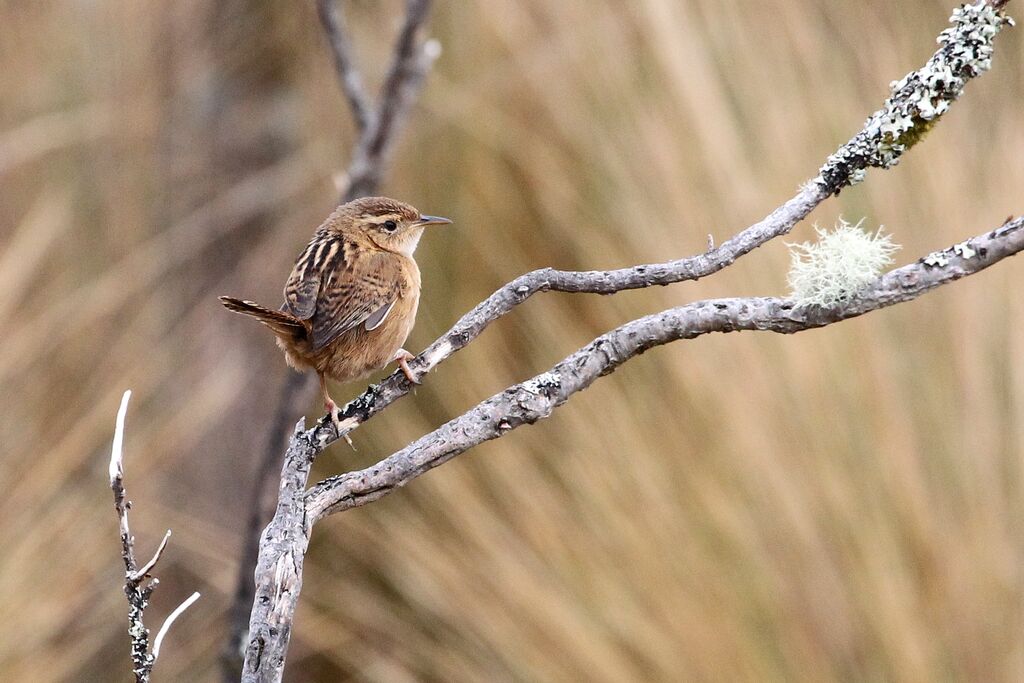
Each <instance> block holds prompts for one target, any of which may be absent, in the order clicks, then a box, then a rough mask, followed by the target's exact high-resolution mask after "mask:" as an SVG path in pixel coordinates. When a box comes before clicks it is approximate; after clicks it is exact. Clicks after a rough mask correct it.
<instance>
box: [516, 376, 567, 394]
mask: <svg viewBox="0 0 1024 683" xmlns="http://www.w3.org/2000/svg"><path fill="white" fill-rule="evenodd" d="M522 386H523V389H525V390H526V391H528V392H530V393H531V394H535V395H537V396H541V395H545V394H547V393H549V392H550V390H551V389H558V388H559V387H561V386H562V377H561V376H560V375H559V374H558V373H557V372H550V371H549V372H542V373H541V374H539V375H537V376H536V377H534V378H533V379H529V380H527V381H525V382H523V385H522Z"/></svg>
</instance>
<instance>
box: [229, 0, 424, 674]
mask: <svg viewBox="0 0 1024 683" xmlns="http://www.w3.org/2000/svg"><path fill="white" fill-rule="evenodd" d="M430 8H431V0H407V3H406V14H405V19H404V21H403V23H402V27H401V29H400V30H399V34H398V37H397V38H396V41H395V46H394V49H393V56H392V58H391V63H390V66H389V68H388V72H387V75H386V77H385V79H384V85H383V87H382V89H381V93H380V97H379V98H378V102H377V106H376V107H374V105H373V103H372V102H371V98H370V97H369V95H368V94H367V93H366V91H365V88H364V87H363V82H364V79H363V77H362V73H361V71H360V70H359V67H358V66H357V64H356V62H355V59H354V57H353V49H352V45H351V42H352V41H351V38H350V36H349V34H348V32H347V30H346V25H345V21H344V15H343V13H342V12H340V11H339V10H338V9H337V5H336V4H335V0H317V15H318V16H319V18H320V23H321V25H322V27H323V29H324V32H325V34H326V36H327V40H328V43H329V44H330V48H331V54H332V57H333V59H334V66H335V70H336V72H337V75H338V83H339V86H340V88H341V91H342V93H343V94H344V95H345V98H346V100H347V101H348V104H349V109H350V110H351V112H352V118H353V122H354V124H355V127H356V132H357V134H358V139H357V141H356V145H355V147H354V149H353V151H352V154H351V161H350V163H349V167H348V170H347V173H346V178H347V180H346V187H345V189H344V191H343V192H342V196H341V201H342V202H343V203H344V202H347V201H350V200H352V199H355V198H357V197H361V196H366V195H371V194H375V193H376V192H377V191H378V189H379V186H380V182H381V179H382V178H383V177H384V167H385V165H386V163H387V159H388V155H389V154H390V151H391V148H392V146H393V142H394V139H395V137H396V136H397V133H398V130H399V127H400V124H401V122H402V121H403V120H404V118H405V117H406V116H407V114H408V111H409V108H410V106H411V105H412V102H413V101H414V100H415V97H416V94H417V93H418V92H419V89H420V87H421V86H422V84H423V81H424V78H425V77H426V74H427V73H428V72H429V70H430V67H431V66H432V64H433V62H434V60H435V59H436V58H437V56H438V55H439V54H440V46H439V44H438V43H437V41H424V40H423V39H422V35H421V34H422V33H423V31H424V27H425V25H426V22H427V19H428V18H429V15H430ZM305 386H306V382H305V381H304V377H303V376H301V375H297V374H294V375H293V374H289V376H288V377H287V378H286V379H285V381H284V384H283V385H282V388H281V393H280V396H279V398H278V408H277V410H276V411H275V414H274V417H273V418H272V420H271V422H270V424H269V426H268V429H267V432H266V437H265V438H264V444H265V447H264V451H263V456H262V459H261V461H260V464H259V466H258V467H257V470H256V476H255V482H254V486H253V495H252V500H253V505H252V507H251V508H250V510H249V522H248V524H247V527H246V534H245V539H244V541H243V546H242V559H241V561H240V563H239V568H238V578H237V583H236V589H235V596H234V599H233V601H232V607H231V610H230V613H231V617H230V632H229V634H228V638H227V641H226V642H225V647H224V650H223V652H222V655H221V662H222V673H223V678H224V680H225V681H230V680H234V679H235V678H236V677H237V673H238V671H239V668H240V667H241V665H242V657H243V656H244V653H243V646H244V644H245V641H246V638H247V626H248V624H249V613H250V605H251V604H252V602H253V597H254V595H255V593H254V591H255V586H254V584H253V578H252V577H253V572H254V570H255V569H256V565H257V562H256V559H257V553H258V550H259V533H260V530H261V529H262V528H263V525H264V524H265V523H266V520H267V519H268V518H269V517H270V516H271V514H272V513H273V511H274V506H273V502H272V501H273V495H272V494H273V489H272V486H273V483H272V482H273V476H274V472H275V470H276V467H277V464H278V463H279V462H280V458H279V453H280V447H281V444H282V443H284V435H285V434H286V433H287V429H288V425H289V422H290V420H292V419H293V416H294V415H296V414H297V413H298V411H299V410H300V408H301V405H302V404H303V403H305V401H306V396H305V394H306V392H305V391H304V388H305ZM303 485H305V484H304V483H303ZM263 501H268V502H269V504H266V505H265V504H264V502H263Z"/></svg>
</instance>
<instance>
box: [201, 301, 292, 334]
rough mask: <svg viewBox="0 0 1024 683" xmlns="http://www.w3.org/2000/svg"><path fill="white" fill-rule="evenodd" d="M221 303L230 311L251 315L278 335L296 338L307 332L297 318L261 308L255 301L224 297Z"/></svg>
mask: <svg viewBox="0 0 1024 683" xmlns="http://www.w3.org/2000/svg"><path fill="white" fill-rule="evenodd" d="M220 302H221V303H222V304H224V308H226V309H228V310H229V311H234V312H235V313H241V314H242V315H251V316H252V317H254V318H256V319H257V320H259V321H260V322H261V323H263V324H264V325H266V326H267V327H269V328H270V329H272V330H273V331H274V332H276V333H278V334H282V335H288V336H293V337H294V336H298V335H302V334H304V333H305V331H306V326H305V325H303V323H302V321H301V320H299V319H298V318H296V317H295V316H293V315H289V314H288V313H284V312H283V311H274V310H271V309H269V308H266V307H264V306H260V305H259V304H258V303H256V302H254V301H242V300H241V299H235V298H234V297H230V296H222V297H220Z"/></svg>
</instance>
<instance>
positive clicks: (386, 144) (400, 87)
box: [346, 0, 441, 199]
mask: <svg viewBox="0 0 1024 683" xmlns="http://www.w3.org/2000/svg"><path fill="white" fill-rule="evenodd" d="M431 5H432V0H406V10H405V21H404V22H403V24H402V28H401V31H399V34H398V39H397V40H396V41H395V48H394V51H393V57H392V60H391V66H390V68H389V69H388V73H387V76H386V77H385V78H384V85H383V87H382V88H381V94H380V98H379V102H378V104H377V108H376V111H375V116H374V119H373V121H372V122H371V125H370V126H369V127H368V128H367V130H366V134H365V135H364V136H363V137H362V139H360V141H359V144H358V145H357V146H356V149H355V151H354V152H353V154H352V163H351V164H350V165H349V170H348V178H349V186H348V190H347V192H346V199H355V198H356V197H362V196H365V195H368V194H372V193H373V192H375V191H376V188H377V187H378V186H379V185H380V181H381V178H382V177H383V174H384V164H385V162H386V160H387V157H388V153H389V152H390V150H391V147H392V146H393V144H394V141H395V137H396V133H397V132H398V127H399V126H400V124H401V123H402V122H403V121H404V120H405V116H406V114H407V112H408V110H409V107H410V106H411V105H412V102H413V100H414V99H415V98H416V94H417V93H418V92H419V90H420V87H421V86H422V85H423V80H424V78H425V77H426V75H427V72H429V71H430V67H431V66H432V65H433V63H434V60H435V59H437V57H438V56H439V55H440V54H441V46H440V43H438V42H437V41H436V40H430V41H424V40H423V38H422V35H421V34H422V33H423V31H424V26H425V24H426V21H427V18H428V17H429V16H430V7H431Z"/></svg>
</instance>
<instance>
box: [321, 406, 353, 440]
mask: <svg viewBox="0 0 1024 683" xmlns="http://www.w3.org/2000/svg"><path fill="white" fill-rule="evenodd" d="M324 408H326V409H327V413H328V414H329V415H330V416H331V423H332V424H333V425H334V431H336V432H338V436H340V437H341V438H343V439H345V443H347V444H348V446H349V448H351V449H352V450H356V445H355V444H354V443H352V437H351V436H349V435H348V432H347V431H344V430H343V429H342V426H341V410H340V409H339V408H338V404H337V403H335V402H334V401H330V402H328V403H327V404H325V405H324Z"/></svg>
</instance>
